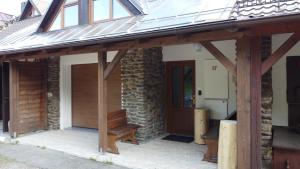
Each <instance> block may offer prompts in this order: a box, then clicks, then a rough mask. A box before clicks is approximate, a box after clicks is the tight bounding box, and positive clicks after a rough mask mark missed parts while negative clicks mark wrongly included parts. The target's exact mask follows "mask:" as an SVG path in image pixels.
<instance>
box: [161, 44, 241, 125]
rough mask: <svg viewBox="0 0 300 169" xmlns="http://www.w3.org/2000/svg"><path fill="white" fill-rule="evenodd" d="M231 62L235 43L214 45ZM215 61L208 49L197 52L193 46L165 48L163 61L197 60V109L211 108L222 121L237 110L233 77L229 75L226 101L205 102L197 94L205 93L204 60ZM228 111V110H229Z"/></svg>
mask: <svg viewBox="0 0 300 169" xmlns="http://www.w3.org/2000/svg"><path fill="white" fill-rule="evenodd" d="M214 44H215V45H216V46H217V47H218V49H220V50H221V51H222V52H223V53H224V54H225V55H226V56H227V57H228V58H229V59H230V60H232V61H233V62H235V56H236V55H235V41H222V42H216V43H214ZM205 59H215V58H214V57H213V56H212V55H211V54H210V53H209V52H208V51H207V50H206V49H204V48H201V49H200V50H198V51H197V50H196V49H195V48H194V47H193V44H187V45H176V46H167V47H164V48H163V61H164V62H168V61H184V60H195V63H196V93H195V96H196V107H197V108H203V107H205V108H209V109H211V111H212V118H214V119H222V118H224V117H226V116H227V113H231V112H233V111H234V110H236V94H235V85H234V82H233V78H232V75H231V74H229V80H228V83H229V89H228V90H229V99H228V104H227V101H224V100H205V99H204V96H203V95H202V96H199V95H198V94H197V91H198V90H202V91H204V60H205ZM227 109H228V110H227Z"/></svg>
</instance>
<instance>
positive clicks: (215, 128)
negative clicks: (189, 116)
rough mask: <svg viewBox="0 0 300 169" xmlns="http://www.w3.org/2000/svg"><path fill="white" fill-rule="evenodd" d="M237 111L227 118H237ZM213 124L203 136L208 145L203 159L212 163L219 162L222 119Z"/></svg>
mask: <svg viewBox="0 0 300 169" xmlns="http://www.w3.org/2000/svg"><path fill="white" fill-rule="evenodd" d="M236 116H237V114H236V112H233V113H231V114H230V115H229V116H227V117H226V119H225V120H236V119H237V117H236ZM210 124H212V125H211V127H210V129H209V130H208V132H207V133H205V134H204V135H203V136H202V138H203V139H204V140H205V143H206V145H207V151H206V153H205V154H204V158H203V161H208V162H212V163H217V162H218V149H219V145H218V144H219V129H220V121H215V122H213V123H210Z"/></svg>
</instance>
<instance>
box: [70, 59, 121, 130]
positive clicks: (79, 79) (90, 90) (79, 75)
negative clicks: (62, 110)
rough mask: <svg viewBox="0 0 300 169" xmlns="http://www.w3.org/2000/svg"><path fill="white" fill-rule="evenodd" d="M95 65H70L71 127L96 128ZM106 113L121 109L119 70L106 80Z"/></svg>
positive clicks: (96, 86)
mask: <svg viewBox="0 0 300 169" xmlns="http://www.w3.org/2000/svg"><path fill="white" fill-rule="evenodd" d="M97 68H98V67H97V64H84V65H72V125H73V126H74V127H84V128H95V129H97V128H98V78H97V75H98V74H97V73H98V71H97ZM107 83H108V91H107V94H108V111H109V112H110V111H115V110H120V109H121V70H120V66H118V67H117V68H116V69H115V70H114V71H113V72H112V74H111V76H110V77H109V78H108V82H107Z"/></svg>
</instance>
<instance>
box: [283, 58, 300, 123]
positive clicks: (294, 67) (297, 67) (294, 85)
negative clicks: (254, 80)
mask: <svg viewBox="0 0 300 169" xmlns="http://www.w3.org/2000/svg"><path fill="white" fill-rule="evenodd" d="M286 67H287V101H288V105H289V106H288V109H289V126H290V127H297V128H300V78H299V77H300V57H299V56H291V57H288V58H287V65H286Z"/></svg>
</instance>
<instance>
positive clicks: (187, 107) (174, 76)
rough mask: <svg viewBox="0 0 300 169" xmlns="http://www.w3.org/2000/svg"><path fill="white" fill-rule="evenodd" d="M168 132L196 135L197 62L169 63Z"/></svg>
mask: <svg viewBox="0 0 300 169" xmlns="http://www.w3.org/2000/svg"><path fill="white" fill-rule="evenodd" d="M167 89H168V90H167V91H168V92H167V100H168V104H167V111H168V116H167V130H168V132H169V133H173V134H180V135H193V134H194V108H195V95H194V94H195V61H180V62H167Z"/></svg>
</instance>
